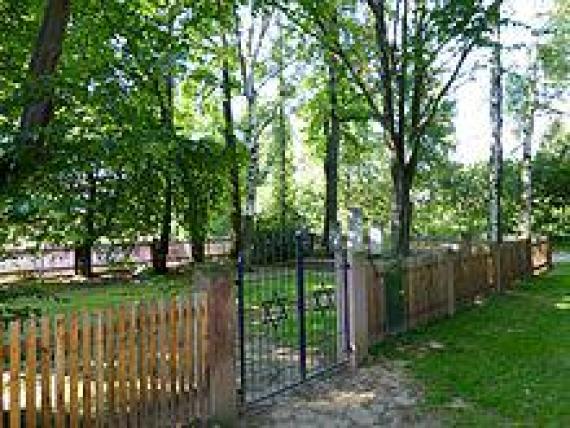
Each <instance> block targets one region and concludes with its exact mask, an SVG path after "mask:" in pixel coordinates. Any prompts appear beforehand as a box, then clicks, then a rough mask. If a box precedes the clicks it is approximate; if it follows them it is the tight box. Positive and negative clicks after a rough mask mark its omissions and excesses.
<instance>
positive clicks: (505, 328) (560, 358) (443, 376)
mask: <svg viewBox="0 0 570 428" xmlns="http://www.w3.org/2000/svg"><path fill="white" fill-rule="evenodd" d="M374 355H375V356H377V357H387V358H391V359H400V360H407V361H409V368H410V370H411V372H412V374H413V375H414V377H415V378H417V380H418V381H419V382H420V384H422V385H423V386H424V388H425V394H426V406H427V408H428V409H427V410H429V411H433V412H435V413H437V414H439V415H440V416H441V417H442V418H443V419H444V421H446V425H455V426H504V425H517V426H521V425H523V426H553V427H556V426H570V264H566V265H561V266H558V267H557V268H556V269H555V270H554V271H553V272H551V273H549V274H547V275H545V276H543V277H541V278H538V279H534V280H532V281H530V282H528V283H525V284H522V285H521V286H520V287H519V288H517V289H516V290H514V291H512V292H509V293H507V294H506V295H503V296H493V297H491V298H489V299H488V300H487V301H485V302H484V303H483V304H481V305H480V306H478V307H475V308H472V309H470V310H467V311H464V312H461V313H459V314H457V315H456V316H455V317H453V318H451V319H448V320H445V321H441V322H437V323H434V324H432V325H430V326H427V327H425V328H424V329H422V330H419V331H415V332H411V333H408V334H404V335H402V336H400V337H398V338H394V339H391V340H389V341H387V342H384V343H382V344H380V345H378V346H376V347H375V349H374Z"/></svg>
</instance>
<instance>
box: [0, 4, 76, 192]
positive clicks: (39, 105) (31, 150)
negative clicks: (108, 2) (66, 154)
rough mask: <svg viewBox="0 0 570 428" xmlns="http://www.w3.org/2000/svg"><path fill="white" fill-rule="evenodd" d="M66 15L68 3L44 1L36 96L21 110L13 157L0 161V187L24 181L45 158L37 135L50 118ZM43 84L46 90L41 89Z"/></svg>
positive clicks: (34, 70) (34, 65) (33, 64)
mask: <svg viewBox="0 0 570 428" xmlns="http://www.w3.org/2000/svg"><path fill="white" fill-rule="evenodd" d="M69 14H70V0H48V1H47V4H46V7H45V11H44V16H43V21H42V26H41V28H40V31H39V34H38V38H37V41H36V45H35V47H34V50H33V53H32V58H31V61H30V80H29V88H30V90H31V93H32V94H33V95H35V96H32V99H31V101H30V102H29V103H28V104H27V105H26V106H25V107H24V110H23V112H22V116H21V118H20V132H21V134H20V137H19V147H17V149H16V150H17V152H16V154H15V157H14V158H13V159H8V157H7V156H3V157H2V158H0V186H3V185H4V184H6V183H7V182H8V181H11V180H12V179H17V178H18V177H24V176H25V175H26V174H28V173H30V172H31V171H32V170H33V168H37V166H38V165H40V164H41V163H42V159H43V158H44V157H45V147H44V143H45V141H44V139H43V137H42V135H41V133H40V132H38V131H41V128H44V127H46V126H47V125H48V124H49V122H50V121H51V119H52V116H53V99H52V93H53V92H52V90H51V88H49V79H50V78H51V77H52V76H53V74H54V73H55V71H56V69H57V65H58V62H59V58H60V56H61V51H62V45H63V38H64V35H65V29H66V27H67V23H68V21H69ZM46 82H47V83H48V87H47V88H44V87H42V85H43V84H45V83H46Z"/></svg>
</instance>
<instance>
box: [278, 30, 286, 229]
mask: <svg viewBox="0 0 570 428" xmlns="http://www.w3.org/2000/svg"><path fill="white" fill-rule="evenodd" d="M284 45H285V40H284V36H283V27H282V24H281V20H279V140H278V144H279V222H280V224H281V230H282V231H284V230H285V227H286V218H287V129H286V128H287V127H286V123H285V121H286V119H285V95H286V94H285V90H286V88H285V46H284Z"/></svg>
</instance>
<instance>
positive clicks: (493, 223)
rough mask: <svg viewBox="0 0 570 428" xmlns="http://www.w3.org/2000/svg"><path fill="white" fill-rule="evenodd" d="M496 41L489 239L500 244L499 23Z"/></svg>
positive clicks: (496, 29) (500, 64)
mask: <svg viewBox="0 0 570 428" xmlns="http://www.w3.org/2000/svg"><path fill="white" fill-rule="evenodd" d="M494 37H495V40H494V43H493V50H492V57H491V81H490V88H491V94H490V95H491V96H490V109H489V112H490V118H491V128H492V135H491V139H492V141H491V145H490V146H491V157H490V162H489V164H490V170H491V177H490V182H491V189H490V190H491V191H490V195H491V197H490V205H489V225H490V228H489V238H490V239H491V240H492V241H493V242H495V243H497V244H500V243H501V242H502V239H503V238H502V236H503V231H502V224H501V192H502V170H503V145H502V132H503V68H502V63H501V49H502V47H501V27H500V23H499V22H498V21H497V24H496V28H495V36H494Z"/></svg>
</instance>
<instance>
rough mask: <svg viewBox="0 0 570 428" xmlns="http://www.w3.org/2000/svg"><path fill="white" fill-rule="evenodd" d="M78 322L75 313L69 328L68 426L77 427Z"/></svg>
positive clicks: (72, 315)
mask: <svg viewBox="0 0 570 428" xmlns="http://www.w3.org/2000/svg"><path fill="white" fill-rule="evenodd" d="M78 350H79V320H78V315H77V313H75V312H74V313H73V314H71V317H70V326H69V389H70V392H69V424H70V427H71V428H77V427H78V426H79V393H78V384H79V365H78Z"/></svg>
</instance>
